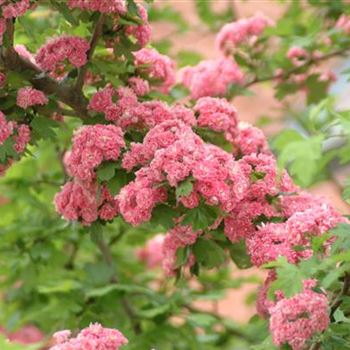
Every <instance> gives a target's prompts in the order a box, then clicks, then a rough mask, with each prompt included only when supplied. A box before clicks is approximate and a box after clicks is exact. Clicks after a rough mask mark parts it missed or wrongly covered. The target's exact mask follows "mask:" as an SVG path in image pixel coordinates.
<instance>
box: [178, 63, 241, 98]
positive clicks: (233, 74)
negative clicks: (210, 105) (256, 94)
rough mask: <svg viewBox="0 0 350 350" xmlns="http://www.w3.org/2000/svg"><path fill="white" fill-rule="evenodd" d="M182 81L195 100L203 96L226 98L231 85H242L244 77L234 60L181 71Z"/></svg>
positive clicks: (200, 64) (201, 65)
mask: <svg viewBox="0 0 350 350" xmlns="http://www.w3.org/2000/svg"><path fill="white" fill-rule="evenodd" d="M180 80H181V82H182V84H183V85H184V86H186V87H187V88H188V89H189V90H190V92H191V97H192V98H193V99H198V98H200V97H203V96H224V95H225V94H226V93H227V92H228V88H229V86H230V84H242V83H243V81H244V75H243V73H242V71H240V69H239V67H238V65H237V64H236V62H235V61H234V60H233V59H232V58H219V59H215V60H206V61H202V62H200V63H199V64H198V65H197V66H193V67H185V68H183V69H182V70H181V73H180Z"/></svg>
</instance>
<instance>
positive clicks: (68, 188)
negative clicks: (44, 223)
mask: <svg viewBox="0 0 350 350" xmlns="http://www.w3.org/2000/svg"><path fill="white" fill-rule="evenodd" d="M54 202H55V207H56V211H57V212H58V213H60V214H61V215H62V216H63V217H64V218H65V219H66V220H68V221H77V220H81V221H82V223H83V224H84V225H90V224H91V223H92V222H94V221H95V220H96V219H97V217H98V213H97V200H96V191H95V186H89V187H85V186H83V185H82V184H80V183H75V182H67V183H66V184H65V185H64V186H63V188H62V190H61V192H59V193H57V194H56V196H55V200H54Z"/></svg>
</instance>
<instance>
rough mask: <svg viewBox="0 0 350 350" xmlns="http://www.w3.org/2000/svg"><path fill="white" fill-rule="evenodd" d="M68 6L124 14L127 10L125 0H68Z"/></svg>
mask: <svg viewBox="0 0 350 350" xmlns="http://www.w3.org/2000/svg"><path fill="white" fill-rule="evenodd" d="M68 6H69V7H70V8H75V7H79V8H80V9H82V10H89V11H99V12H102V13H118V14H124V13H125V12H127V6H126V1H125V0H68Z"/></svg>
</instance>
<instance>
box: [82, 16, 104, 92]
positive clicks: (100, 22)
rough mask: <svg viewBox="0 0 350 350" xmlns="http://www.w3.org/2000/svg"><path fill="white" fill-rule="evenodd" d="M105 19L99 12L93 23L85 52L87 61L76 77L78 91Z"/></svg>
mask: <svg viewBox="0 0 350 350" xmlns="http://www.w3.org/2000/svg"><path fill="white" fill-rule="evenodd" d="M105 19H106V17H105V15H104V14H101V15H100V17H99V19H98V20H97V22H96V25H95V29H94V33H93V35H92V37H91V40H90V49H89V51H88V53H87V62H86V63H85V64H84V65H83V66H82V67H81V68H80V69H79V73H78V78H77V81H76V84H75V89H76V90H77V91H79V92H80V91H81V89H82V88H83V85H84V80H85V75H86V72H87V68H88V63H89V61H90V59H91V57H92V55H93V54H94V51H95V48H96V46H97V43H98V39H99V38H100V36H101V34H102V29H103V24H104V22H105Z"/></svg>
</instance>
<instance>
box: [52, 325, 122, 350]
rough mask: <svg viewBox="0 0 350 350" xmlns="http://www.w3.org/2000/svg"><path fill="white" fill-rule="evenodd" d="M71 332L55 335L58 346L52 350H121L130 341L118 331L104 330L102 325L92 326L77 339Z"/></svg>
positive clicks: (81, 332) (85, 329)
mask: <svg viewBox="0 0 350 350" xmlns="http://www.w3.org/2000/svg"><path fill="white" fill-rule="evenodd" d="M70 336H71V333H70V331H60V332H58V333H55V335H54V338H55V340H56V341H57V342H56V345H54V346H53V347H51V348H50V350H87V349H91V350H92V349H93V350H119V348H120V347H121V346H123V345H126V344H127V343H128V340H127V339H126V338H125V337H124V335H123V334H122V333H121V332H119V331H118V330H117V329H112V328H103V327H102V326H101V325H100V324H98V323H95V324H90V326H89V327H87V328H84V329H83V330H81V331H80V333H79V334H78V335H77V336H76V337H75V338H73V337H70Z"/></svg>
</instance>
